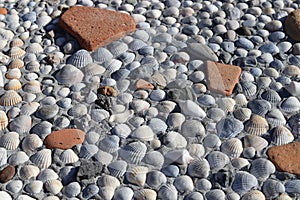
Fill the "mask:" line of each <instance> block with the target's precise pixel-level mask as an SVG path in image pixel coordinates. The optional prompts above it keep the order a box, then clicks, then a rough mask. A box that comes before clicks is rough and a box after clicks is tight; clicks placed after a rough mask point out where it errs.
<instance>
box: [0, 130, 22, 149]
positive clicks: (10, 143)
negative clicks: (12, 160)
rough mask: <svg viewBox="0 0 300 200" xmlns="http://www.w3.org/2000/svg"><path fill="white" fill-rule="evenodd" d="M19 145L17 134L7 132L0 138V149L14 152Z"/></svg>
mask: <svg viewBox="0 0 300 200" xmlns="http://www.w3.org/2000/svg"><path fill="white" fill-rule="evenodd" d="M19 143H20V139H19V134H18V133H17V132H8V133H6V134H4V135H2V136H1V138H0V147H4V148H5V149H7V150H15V149H16V148H18V146H19Z"/></svg>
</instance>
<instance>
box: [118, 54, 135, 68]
mask: <svg viewBox="0 0 300 200" xmlns="http://www.w3.org/2000/svg"><path fill="white" fill-rule="evenodd" d="M118 59H119V60H121V61H122V63H123V64H124V65H127V64H129V63H132V62H133V61H134V59H135V54H134V53H131V52H124V53H122V54H121V55H119V56H118Z"/></svg>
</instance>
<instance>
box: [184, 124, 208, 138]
mask: <svg viewBox="0 0 300 200" xmlns="http://www.w3.org/2000/svg"><path fill="white" fill-rule="evenodd" d="M205 132H206V131H205V128H204V126H203V124H202V123H201V121H199V120H194V119H189V120H185V121H184V122H183V123H182V125H181V131H180V133H181V135H183V136H184V137H186V138H189V137H191V138H193V137H200V138H203V137H204V136H205Z"/></svg>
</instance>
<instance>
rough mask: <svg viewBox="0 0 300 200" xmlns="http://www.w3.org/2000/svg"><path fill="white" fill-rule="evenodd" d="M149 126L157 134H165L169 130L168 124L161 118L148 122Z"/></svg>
mask: <svg viewBox="0 0 300 200" xmlns="http://www.w3.org/2000/svg"><path fill="white" fill-rule="evenodd" d="M148 126H149V127H150V128H151V129H152V131H153V132H154V133H155V134H157V133H160V132H163V133H164V132H165V131H166V130H167V128H168V125H167V124H166V122H164V121H163V120H161V119H159V118H152V119H150V120H149V121H148Z"/></svg>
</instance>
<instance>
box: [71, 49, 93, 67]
mask: <svg viewBox="0 0 300 200" xmlns="http://www.w3.org/2000/svg"><path fill="white" fill-rule="evenodd" d="M92 62H93V58H92V57H91V55H90V53H89V52H88V51H87V50H85V49H80V50H78V51H77V52H75V53H74V54H72V55H71V57H69V59H68V60H67V64H71V65H74V66H75V67H78V68H79V69H80V68H83V67H84V66H86V65H88V64H90V63H92Z"/></svg>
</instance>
